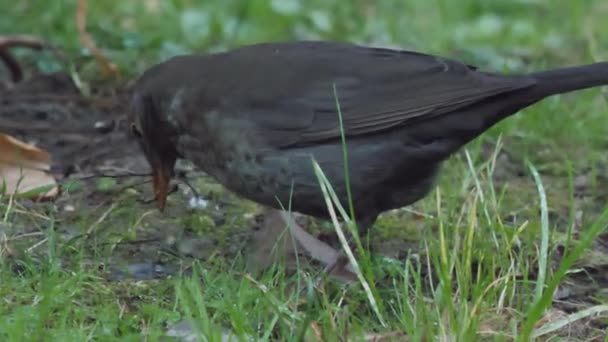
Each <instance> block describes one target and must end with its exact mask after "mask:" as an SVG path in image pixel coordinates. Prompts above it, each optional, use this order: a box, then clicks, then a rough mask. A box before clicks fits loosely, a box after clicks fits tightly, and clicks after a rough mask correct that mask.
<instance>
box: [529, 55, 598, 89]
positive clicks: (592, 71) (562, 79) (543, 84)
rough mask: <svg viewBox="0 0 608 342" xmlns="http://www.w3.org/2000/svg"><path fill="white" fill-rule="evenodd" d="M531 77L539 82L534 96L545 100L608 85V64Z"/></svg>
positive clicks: (567, 69)
mask: <svg viewBox="0 0 608 342" xmlns="http://www.w3.org/2000/svg"><path fill="white" fill-rule="evenodd" d="M529 76H530V77H532V78H533V79H535V80H536V81H537V82H538V83H537V86H536V87H534V90H532V91H533V93H535V94H534V95H536V96H538V98H543V97H546V96H550V95H555V94H561V93H567V92H571V91H575V90H581V89H586V88H592V87H597V86H602V85H608V62H601V63H594V64H589V65H583V66H576V67H568V68H560V69H554V70H547V71H541V72H535V73H532V74H530V75H529ZM531 95H532V94H531Z"/></svg>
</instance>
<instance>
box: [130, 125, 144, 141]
mask: <svg viewBox="0 0 608 342" xmlns="http://www.w3.org/2000/svg"><path fill="white" fill-rule="evenodd" d="M130 129H131V134H132V135H133V136H134V137H136V138H137V139H141V137H142V134H141V131H140V130H139V128H137V125H136V124H134V123H132V124H131V126H130Z"/></svg>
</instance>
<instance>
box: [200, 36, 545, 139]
mask: <svg viewBox="0 0 608 342" xmlns="http://www.w3.org/2000/svg"><path fill="white" fill-rule="evenodd" d="M218 60H220V61H221V62H218V63H220V64H218V65H217V66H216V68H214V70H213V71H210V72H217V73H218V76H217V77H220V78H221V76H220V75H219V73H224V74H232V75H234V74H238V75H240V77H238V82H237V83H233V84H231V85H229V86H225V87H224V88H221V87H216V88H215V92H216V93H217V94H216V96H218V97H221V98H222V99H223V100H222V103H223V104H224V105H223V106H224V108H220V111H222V112H223V113H229V112H230V113H233V114H232V115H234V119H235V120H243V121H245V120H246V121H247V122H254V123H255V125H256V126H257V127H258V129H259V130H260V132H259V134H260V135H263V136H266V137H268V140H269V143H270V144H271V145H273V146H275V147H278V148H281V147H288V146H294V145H307V144H315V143H319V142H322V141H325V140H327V139H334V138H339V137H340V120H339V116H338V111H337V108H338V104H339V107H340V110H341V116H342V127H343V129H344V132H345V134H346V135H347V136H355V135H361V134H370V133H375V132H380V131H383V130H386V129H389V128H391V127H395V126H398V125H407V124H408V123H409V122H411V120H414V119H422V120H427V119H430V118H432V117H434V116H436V115H441V114H447V113H450V112H453V111H455V110H457V109H459V108H462V107H464V106H467V105H469V104H472V103H475V102H478V101H482V100H484V99H488V98H490V97H492V96H495V95H498V94H501V93H507V92H511V91H515V90H518V89H524V88H526V87H530V86H532V85H533V84H534V80H532V79H530V78H528V77H525V76H517V77H506V76H498V75H493V74H488V73H482V72H478V71H477V70H475V68H474V67H472V66H469V65H465V64H462V63H459V62H457V61H453V60H449V59H444V58H440V57H436V56H430V55H425V54H420V53H415V52H410V51H402V50H392V49H382V48H367V47H360V46H356V45H350V44H328V43H309V44H303V43H298V44H284V45H276V44H274V45H273V44H269V45H259V46H254V47H249V48H243V49H239V50H235V51H234V52H231V53H229V54H227V55H225V56H224V58H223V59H218ZM217 77H216V78H217ZM233 78H234V77H233ZM224 84H226V83H224ZM488 114H492V113H488ZM227 115H230V114H227Z"/></svg>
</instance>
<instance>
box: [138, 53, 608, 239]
mask: <svg viewBox="0 0 608 342" xmlns="http://www.w3.org/2000/svg"><path fill="white" fill-rule="evenodd" d="M605 84H608V63H597V64H591V65H586V66H580V67H572V68H564V69H557V70H550V71H544V72H538V73H532V74H527V75H510V76H507V75H499V74H495V73H489V72H482V71H479V70H477V69H476V68H475V67H473V66H469V65H466V64H462V63H460V62H457V61H454V60H450V59H446V58H442V57H436V56H430V55H425V54H420V53H416V52H410V51H401V50H391V49H382V48H370V47H363V46H357V45H351V44H345V43H334V42H291V43H269V44H258V45H252V46H247V47H242V48H239V49H236V50H233V51H230V52H226V53H219V54H211V55H201V56H181V57H175V58H173V59H171V60H169V61H167V62H165V63H161V64H159V65H156V66H154V67H152V68H151V69H149V70H148V71H146V72H145V73H144V74H143V75H142V76H141V78H140V79H139V80H138V81H137V83H136V85H135V88H134V97H133V102H132V111H131V113H130V118H131V121H132V123H133V126H132V128H133V131H134V134H136V135H137V136H139V137H140V140H139V141H140V144H141V146H142V148H143V151H144V152H145V154H146V156H147V158H148V160H149V162H150V164H151V165H152V167H153V169H154V170H155V171H154V175H155V176H154V185H155V187H156V191H157V198H158V201H159V204H160V206H161V207H162V206H164V201H165V196H166V191H167V182H168V180H169V178H170V177H171V176H172V172H173V171H172V170H173V166H174V163H175V160H176V158H186V159H189V160H191V161H192V162H194V163H195V164H196V165H197V166H198V167H200V168H201V169H202V170H204V171H205V172H207V173H208V174H210V175H211V176H213V177H215V178H216V179H217V180H218V181H219V182H221V183H222V184H224V185H225V186H226V187H227V188H228V189H230V190H232V191H234V192H236V193H238V194H240V195H242V196H244V197H247V198H249V199H251V200H254V201H256V202H259V203H261V204H264V205H267V206H271V207H275V208H281V204H280V202H281V203H282V205H283V206H284V207H288V206H289V203H290V202H291V208H292V210H294V211H297V212H300V213H303V214H308V215H312V216H316V217H326V216H327V208H326V207H325V202H324V200H323V198H322V193H321V190H320V187H319V185H318V182H317V178H316V176H315V174H314V172H313V168H312V163H311V157H314V158H315V159H316V160H317V162H318V163H319V164H320V165H321V167H322V168H323V170H324V172H325V173H326V175H327V176H328V178H329V179H330V181H331V182H332V184H333V186H334V187H335V190H336V192H337V194H338V195H339V197H340V199H341V201H342V203H346V201H347V198H346V185H345V181H344V169H343V162H342V161H343V159H342V146H341V139H340V126H339V118H338V114H337V109H336V100H335V97H334V85H335V88H336V91H337V96H338V99H339V103H340V107H341V112H342V116H343V121H344V131H345V134H346V141H347V146H348V158H349V172H350V181H351V189H352V195H353V199H354V207H355V211H356V215H357V218H358V221H359V222H360V225H362V226H363V229H364V230H365V229H366V228H368V227H369V226H370V225H371V224H372V223H373V222H374V221H375V219H376V217H377V215H378V214H379V213H381V212H383V211H386V210H389V209H393V208H398V207H402V206H405V205H408V204H411V203H413V202H415V201H417V200H418V199H420V198H422V197H423V196H425V195H426V194H427V193H428V192H429V190H430V189H431V188H432V186H433V181H434V178H435V176H436V174H437V171H438V169H439V166H440V164H441V162H442V161H444V160H445V159H446V158H448V157H449V156H450V155H451V154H452V153H454V152H455V151H457V150H458V149H459V148H460V147H462V146H463V145H464V144H466V143H467V142H469V141H471V140H472V139H474V138H475V137H477V136H479V135H480V134H481V133H483V132H484V131H486V130H487V129H489V128H490V127H491V126H493V125H494V124H496V123H497V122H499V121H500V120H502V119H504V118H505V117H508V116H510V115H512V114H514V113H516V112H517V111H519V110H520V109H522V108H524V107H527V106H530V105H532V104H534V103H536V102H538V101H540V100H542V99H543V98H545V97H547V96H550V95H554V94H559V93H564V92H569V91H574V90H578V89H584V88H589V87H595V86H600V85H605ZM292 194H293V196H292ZM290 198H291V199H290Z"/></svg>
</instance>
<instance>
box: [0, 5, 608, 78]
mask: <svg viewBox="0 0 608 342" xmlns="http://www.w3.org/2000/svg"><path fill="white" fill-rule="evenodd" d="M75 3H76V1H65V0H64V1H41V0H37V1H28V0H21V1H10V0H0V8H1V9H2V13H4V15H3V17H2V19H1V20H0V32H3V33H31V34H36V35H39V36H42V37H44V38H45V39H47V40H49V41H51V42H53V43H54V44H56V45H57V46H59V47H61V48H63V49H66V50H67V51H70V52H71V53H73V55H74V56H80V57H82V58H83V59H84V60H86V59H87V53H86V51H83V50H82V49H81V47H80V44H79V40H78V35H77V31H76V25H75V19H74V17H75V8H76V4H75ZM607 15H608V2H606V1H603V0H580V1H572V0H459V1H454V0H428V1H427V0H409V1H404V0H384V1H371V0H352V1H336V0H333V1H331V0H329V1H328V0H310V1H304V0H272V1H266V0H249V1H241V0H205V1H193V0H133V1H116V0H107V1H88V18H87V20H88V22H87V28H88V30H89V32H90V33H91V35H92V36H93V38H94V40H95V41H96V44H97V45H98V47H99V48H101V49H103V51H105V52H106V53H107V54H108V56H109V57H110V58H111V59H112V60H113V61H114V62H115V63H117V64H118V65H119V66H120V68H121V69H122V70H123V71H125V72H127V73H129V74H133V73H138V72H141V71H142V70H143V69H144V68H146V67H147V66H149V65H150V64H151V63H154V62H158V61H161V60H164V59H166V58H168V57H170V56H172V55H176V54H182V53H188V52H194V51H196V52H211V51H217V50H222V49H226V48H229V47H233V46H237V45H242V44H248V43H254V42H261V41H277V40H291V39H332V40H347V41H351V42H357V43H364V44H373V45H382V46H393V47H397V46H398V47H402V48H406V49H415V50H419V51H424V52H430V53H435V54H441V55H447V56H450V57H457V58H462V59H465V60H466V61H467V62H469V63H474V64H478V65H480V66H482V67H487V68H492V69H499V70H502V69H504V70H518V69H525V68H527V67H528V65H533V66H535V67H538V66H542V65H543V64H571V63H575V62H582V61H591V60H593V59H598V58H601V57H602V54H605V53H606V48H604V49H601V48H600V47H601V46H604V47H605V46H607V45H608V37H606V35H602V34H601V33H602V32H607V31H608V30H607V29H608V21H606V20H604V18H605V17H606V16H607ZM36 62H37V63H38V64H39V67H40V68H42V69H43V70H52V69H57V68H59V67H60V66H59V65H57V63H55V62H53V60H52V59H40V58H38V59H37V60H36ZM81 67H84V66H82V65H81Z"/></svg>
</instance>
